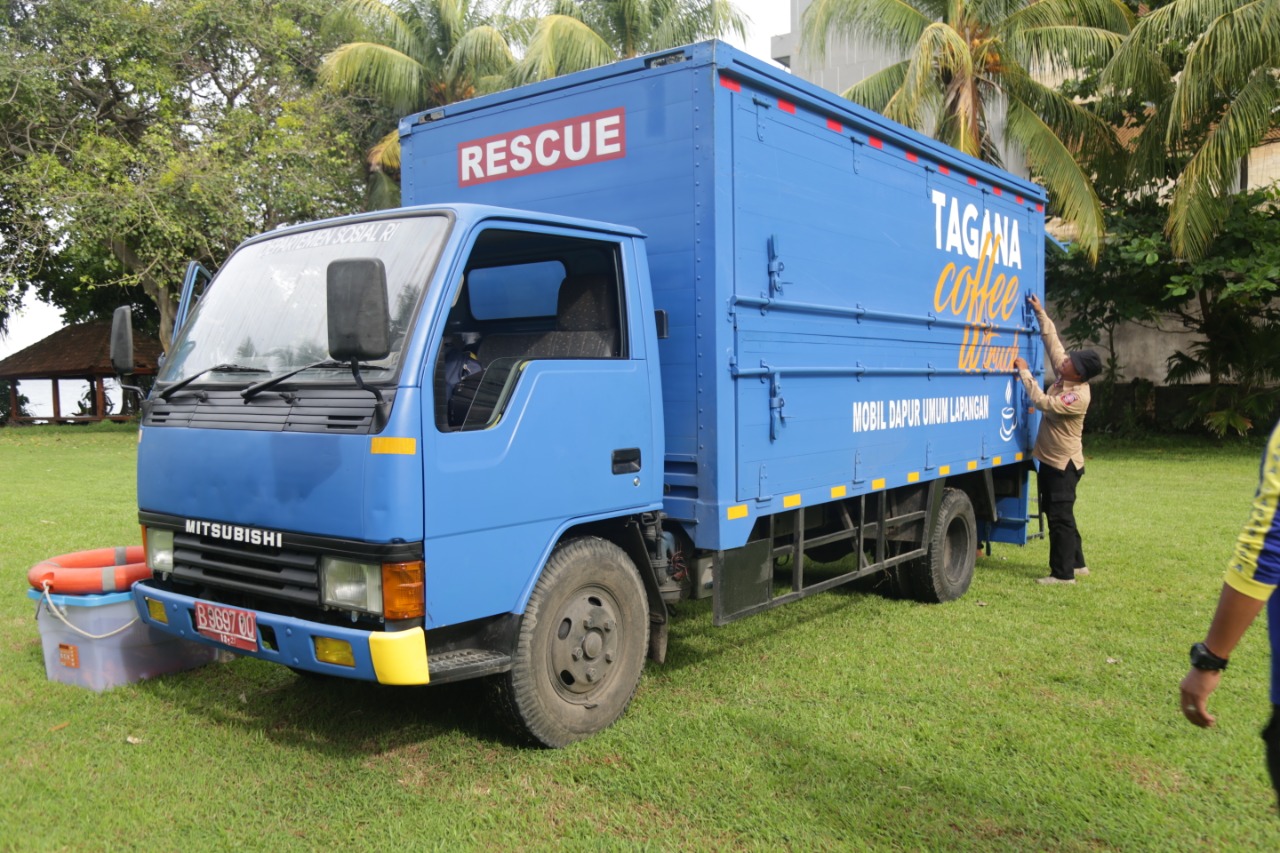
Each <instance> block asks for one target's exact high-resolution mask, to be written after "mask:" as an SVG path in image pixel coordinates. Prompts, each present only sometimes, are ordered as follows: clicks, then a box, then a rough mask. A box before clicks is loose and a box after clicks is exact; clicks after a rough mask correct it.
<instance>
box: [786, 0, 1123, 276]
mask: <svg viewBox="0 0 1280 853" xmlns="http://www.w3.org/2000/svg"><path fill="white" fill-rule="evenodd" d="M1130 18H1131V15H1130V13H1129V11H1128V9H1127V8H1126V7H1125V6H1124V4H1123V3H1122V2H1121V0H814V2H813V4H812V5H811V6H810V7H809V8H808V10H806V12H805V16H804V44H805V46H806V47H807V48H810V49H814V50H817V51H818V53H819V54H821V53H822V52H823V51H824V50H825V45H826V41H827V39H828V38H829V37H830V36H854V37H859V38H862V39H869V40H873V41H875V42H878V43H880V44H882V45H884V46H885V47H887V48H889V49H891V50H893V51H896V52H897V54H898V55H902V56H905V57H906V58H905V59H903V60H902V61H900V62H896V63H893V64H891V65H889V66H888V67H887V68H885V69H883V70H881V71H879V72H877V73H875V74H873V75H871V76H870V77H868V78H867V79H865V80H863V81H861V82H859V83H856V84H854V85H853V86H851V87H849V89H847V90H846V91H845V92H844V93H843V95H844V96H845V97H847V98H849V99H850V100H853V101H856V102H857V103H860V104H862V105H863V106H866V107H869V108H871V109H873V110H876V111H878V112H881V113H883V114H884V115H886V116H888V117H889V118H892V119H894V120H896V121H899V122H901V123H903V124H905V125H908V126H909V127H912V128H915V129H916V130H919V131H921V132H922V133H925V134H927V135H930V136H932V137H934V138H935V139H938V140H941V141H942V142H945V143H947V144H948V145H951V146H952V147H955V148H958V149H960V150H961V151H963V152H965V153H966V154H969V155H972V156H974V157H978V158H981V159H983V160H986V161H988V162H993V163H997V164H999V163H1000V157H999V153H998V148H997V143H998V141H999V139H998V134H997V132H996V130H997V129H996V127H994V126H993V125H994V124H995V123H996V121H997V120H998V115H999V110H1000V109H1001V108H1003V113H1004V115H1003V136H1004V139H1005V140H1006V141H1007V142H1009V143H1012V144H1013V145H1015V146H1017V147H1018V148H1019V149H1020V150H1021V152H1022V154H1023V156H1025V157H1026V160H1027V163H1028V165H1029V166H1030V168H1031V171H1032V174H1033V175H1034V176H1035V177H1037V178H1038V179H1039V180H1041V181H1043V183H1044V184H1045V186H1046V188H1047V189H1048V191H1049V194H1050V197H1051V198H1052V199H1053V203H1054V208H1055V210H1056V213H1057V214H1058V215H1059V216H1060V217H1061V218H1062V219H1063V220H1064V222H1066V223H1067V224H1069V225H1073V226H1074V227H1075V229H1076V233H1077V237H1078V240H1079V242H1080V245H1081V247H1082V248H1083V249H1085V250H1086V251H1087V252H1088V253H1089V255H1090V256H1091V257H1094V258H1096V257H1097V253H1098V251H1099V249H1100V248H1101V245H1102V239H1103V235H1104V231H1105V226H1104V223H1103V217H1102V205H1101V203H1100V202H1099V200H1098V196H1097V193H1096V191H1095V190H1094V187H1093V182H1092V181H1091V179H1090V175H1089V174H1088V172H1087V171H1086V168H1085V167H1083V166H1082V165H1081V161H1083V162H1085V163H1088V162H1096V161H1098V160H1099V159H1100V158H1106V157H1107V156H1108V155H1111V156H1114V155H1115V153H1116V141H1115V133H1114V132H1113V130H1112V129H1111V127H1110V126H1109V125H1108V124H1107V123H1106V122H1105V121H1103V120H1102V119H1101V118H1099V117H1098V116H1097V115H1096V114H1095V113H1094V112H1092V111H1091V110H1090V109H1088V107H1087V106H1085V105H1083V104H1081V103H1078V102H1076V101H1075V100H1073V99H1072V98H1070V97H1068V96H1066V95H1064V94H1062V93H1061V92H1059V91H1058V90H1057V89H1055V88H1054V84H1055V83H1057V82H1060V81H1062V80H1064V79H1067V78H1068V77H1070V76H1072V75H1075V74H1077V73H1078V72H1079V70H1080V69H1083V68H1088V67H1098V66H1099V65H1100V64H1101V63H1102V62H1105V61H1106V60H1107V59H1109V58H1110V56H1111V55H1112V54H1113V52H1114V51H1115V50H1116V48H1117V47H1118V46H1119V45H1120V43H1121V42H1122V40H1123V38H1124V35H1125V34H1126V33H1127V32H1128V30H1129V21H1130Z"/></svg>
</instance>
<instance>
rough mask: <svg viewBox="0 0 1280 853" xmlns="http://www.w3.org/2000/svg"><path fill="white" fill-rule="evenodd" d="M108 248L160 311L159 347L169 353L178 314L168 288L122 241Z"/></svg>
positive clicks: (117, 240) (111, 242)
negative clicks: (170, 340)
mask: <svg viewBox="0 0 1280 853" xmlns="http://www.w3.org/2000/svg"><path fill="white" fill-rule="evenodd" d="M108 248H109V249H110V250H111V254H112V255H114V256H115V258H116V260H118V261H119V262H120V263H121V264H123V265H124V268H125V269H126V270H128V271H129V272H131V273H133V274H134V275H136V276H137V277H138V282H139V283H140V284H141V285H142V291H143V293H145V294H147V296H149V297H151V301H152V302H154V303H155V304H156V308H158V309H159V311H160V345H161V346H162V347H164V351H165V352H166V353H167V352H169V339H170V338H172V337H173V321H174V318H175V317H176V316H177V313H178V304H177V302H176V301H175V300H174V298H173V295H172V293H171V292H170V290H169V288H168V287H167V286H166V285H165V284H164V283H163V282H162V281H160V280H159V279H157V278H156V277H155V276H154V275H152V274H151V271H150V268H149V267H148V265H147V264H145V263H143V262H142V259H141V258H139V257H138V255H137V253H136V252H134V251H133V248H132V247H131V246H129V245H128V244H127V243H125V242H124V241H123V240H121V239H118V238H113V239H112V240H111V241H110V245H109V246H108Z"/></svg>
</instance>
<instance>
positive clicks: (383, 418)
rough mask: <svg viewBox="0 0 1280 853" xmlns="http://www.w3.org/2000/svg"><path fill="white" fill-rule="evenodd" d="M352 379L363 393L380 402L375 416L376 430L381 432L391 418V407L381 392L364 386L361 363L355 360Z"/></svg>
mask: <svg viewBox="0 0 1280 853" xmlns="http://www.w3.org/2000/svg"><path fill="white" fill-rule="evenodd" d="M351 378H352V379H353V380H355V383H356V387H357V388H359V389H360V390H361V391H368V392H369V393H370V394H372V395H373V398H374V399H375V400H377V401H378V407H377V411H376V413H375V415H374V428H375V429H377V430H381V429H382V428H383V427H384V426H386V425H387V418H389V417H391V406H390V405H388V404H387V401H386V400H385V399H384V398H383V396H382V392H381V391H379V390H378V389H377V388H373V387H371V386H369V385H365V384H364V377H363V376H361V375H360V362H359V360H357V359H354V358H353V359H351Z"/></svg>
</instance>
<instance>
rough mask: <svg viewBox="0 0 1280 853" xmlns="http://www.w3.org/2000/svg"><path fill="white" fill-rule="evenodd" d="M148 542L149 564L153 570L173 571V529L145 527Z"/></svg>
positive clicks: (145, 537)
mask: <svg viewBox="0 0 1280 853" xmlns="http://www.w3.org/2000/svg"><path fill="white" fill-rule="evenodd" d="M144 529H145V531H146V535H145V536H144V537H143V538H144V539H145V540H146V544H147V566H149V567H150V569H151V571H152V572H171V571H173V531H172V530H160V529H158V528H155V527H147V528H144Z"/></svg>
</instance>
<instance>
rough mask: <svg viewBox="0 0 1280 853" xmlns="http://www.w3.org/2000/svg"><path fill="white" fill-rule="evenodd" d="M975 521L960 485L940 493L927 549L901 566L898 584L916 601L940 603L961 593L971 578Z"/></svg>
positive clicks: (976, 537) (971, 505)
mask: <svg viewBox="0 0 1280 853" xmlns="http://www.w3.org/2000/svg"><path fill="white" fill-rule="evenodd" d="M977 553H978V524H977V522H976V521H975V520H974V515H973V504H972V503H970V501H969V496H968V495H966V494H965V493H964V492H962V491H960V490H959V489H947V490H945V491H944V492H943V493H942V506H940V507H939V508H938V518H937V520H936V522H935V524H934V528H933V531H932V534H931V535H930V537H929V553H928V554H926V555H925V556H924V557H922V558H921V559H919V560H913V561H912V562H910V563H908V564H906V565H904V566H902V567H901V568H900V569H899V571H898V573H897V577H896V580H897V586H898V588H899V589H900V590H901V592H902V593H904V594H905V595H907V596H909V597H911V598H914V599H916V600H917V601H927V602H932V603H941V602H943V601H954V600H955V599H957V598H959V597H960V596H962V595H964V594H965V592H967V591H968V589H969V584H970V583H972V581H973V565H974V562H975V561H976V560H977Z"/></svg>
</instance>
